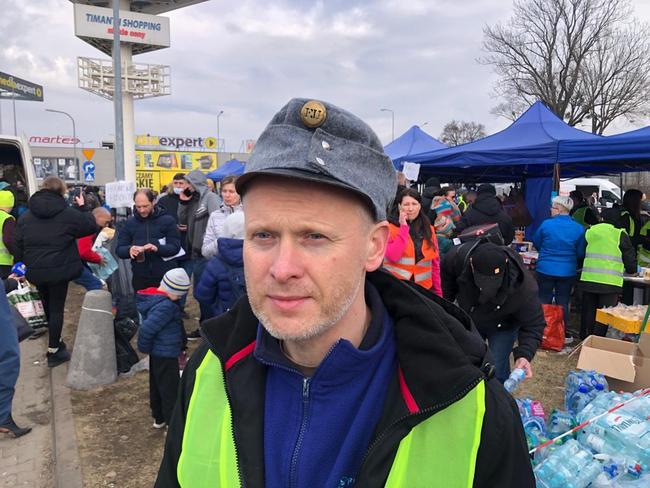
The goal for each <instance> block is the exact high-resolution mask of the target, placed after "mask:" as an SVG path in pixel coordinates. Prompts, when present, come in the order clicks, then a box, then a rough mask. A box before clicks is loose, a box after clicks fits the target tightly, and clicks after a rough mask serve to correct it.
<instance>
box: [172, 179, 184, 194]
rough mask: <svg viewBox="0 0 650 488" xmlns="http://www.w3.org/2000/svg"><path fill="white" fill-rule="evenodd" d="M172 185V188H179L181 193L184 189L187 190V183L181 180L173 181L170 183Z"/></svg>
mask: <svg viewBox="0 0 650 488" xmlns="http://www.w3.org/2000/svg"><path fill="white" fill-rule="evenodd" d="M172 185H174V188H180V189H181V191H183V190H184V189H185V188H187V181H185V180H183V179H181V180H174V181H172Z"/></svg>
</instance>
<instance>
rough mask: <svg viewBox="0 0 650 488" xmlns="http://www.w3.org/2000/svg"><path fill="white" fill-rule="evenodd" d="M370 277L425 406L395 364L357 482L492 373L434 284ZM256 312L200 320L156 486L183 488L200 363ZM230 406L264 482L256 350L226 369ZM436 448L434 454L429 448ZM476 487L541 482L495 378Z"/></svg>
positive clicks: (239, 343)
mask: <svg viewBox="0 0 650 488" xmlns="http://www.w3.org/2000/svg"><path fill="white" fill-rule="evenodd" d="M368 279H369V280H370V281H371V282H372V284H373V285H374V286H375V287H376V288H377V289H378V290H379V293H380V295H381V297H382V300H383V302H384V305H385V306H386V309H387V310H388V313H389V314H390V316H391V317H392V319H393V321H394V323H395V334H396V341H397V359H398V362H399V364H400V367H401V369H402V371H403V374H404V377H405V379H406V382H407V384H408V385H409V388H410V390H411V393H412V394H413V397H414V399H415V401H416V403H417V404H418V405H419V406H420V407H421V410H420V413H418V414H409V412H408V410H407V408H406V405H405V404H404V401H403V399H402V396H401V394H400V389H399V383H398V377H397V372H395V375H394V377H393V378H392V379H391V381H390V384H389V386H388V391H387V394H386V400H385V403H384V406H383V411H382V415H381V418H380V420H379V422H378V424H377V426H376V428H375V433H374V435H373V439H372V440H371V446H372V447H371V448H370V449H369V450H368V452H367V453H366V457H365V461H364V463H363V465H362V467H361V470H360V472H359V474H358V476H357V478H356V484H355V486H359V487H370V488H372V487H382V486H384V484H385V482H386V479H387V477H388V473H389V470H390V468H391V465H392V463H393V460H394V457H395V454H396V452H397V448H398V445H399V442H400V440H401V439H403V438H404V437H405V436H406V435H407V434H408V433H409V431H410V429H411V428H412V427H413V426H415V425H417V424H418V423H420V422H422V421H424V420H426V419H427V418H429V417H430V416H431V415H433V414H434V413H436V412H438V411H440V410H442V409H443V408H444V407H445V406H446V405H449V404H451V403H454V402H455V401H457V400H459V399H460V398H462V397H463V396H464V395H465V394H466V393H467V392H468V391H470V390H471V389H472V388H473V387H474V386H475V385H476V384H477V383H478V382H479V381H481V380H482V379H486V377H491V376H492V375H491V374H489V373H486V372H487V371H489V370H490V369H491V367H490V365H488V364H486V361H487V360H486V356H487V348H486V346H485V343H484V342H483V341H482V340H481V338H480V336H479V335H478V334H477V333H476V330H475V329H473V327H472V324H471V321H470V320H469V318H468V317H467V315H465V314H464V313H463V312H462V311H461V310H460V309H458V308H457V307H456V306H454V305H452V304H451V303H449V302H447V301H445V300H443V299H441V298H439V297H436V296H434V295H433V294H432V293H429V292H428V291H427V290H424V289H422V288H419V287H417V286H416V285H410V284H408V283H407V282H404V281H400V280H398V279H397V278H395V277H393V276H391V275H390V274H388V273H386V272H382V271H379V272H374V273H370V274H369V275H368ZM258 323H259V321H258V319H257V318H256V317H255V316H254V315H253V312H252V311H251V308H250V305H249V303H248V301H247V300H246V299H245V298H242V299H241V300H239V302H238V303H237V304H236V305H235V307H233V308H232V309H231V310H230V311H229V312H227V313H225V314H223V315H221V316H219V317H216V318H214V319H210V320H207V321H206V322H204V323H203V325H202V328H203V335H204V338H205V343H204V344H203V345H202V346H201V347H200V348H199V349H198V350H197V351H196V352H195V353H194V354H193V355H192V358H191V359H190V362H189V363H188V365H187V367H186V369H185V370H184V372H183V377H182V379H181V387H180V389H179V396H178V403H177V405H176V408H175V409H174V414H173V415H172V420H171V423H170V426H169V432H168V433H167V441H166V446H165V453H164V456H163V461H162V464H161V467H160V471H159V473H158V479H157V481H156V484H155V486H156V487H157V488H172V487H173V488H177V487H178V486H179V484H178V481H177V475H176V466H177V463H178V459H179V455H180V452H181V445H182V441H183V430H184V424H185V418H186V416H187V408H188V405H189V400H190V396H191V393H192V390H193V387H194V380H195V374H196V368H197V367H198V366H199V364H200V363H201V361H202V360H203V358H204V357H205V354H206V353H207V352H208V348H209V349H210V350H211V351H212V352H213V353H214V354H215V355H216V356H217V357H218V358H219V359H220V361H221V363H222V367H224V366H225V361H226V360H227V359H228V358H230V357H232V356H233V355H234V354H235V353H236V352H238V351H241V350H242V349H243V348H244V347H245V346H247V345H249V344H250V343H252V342H253V341H254V340H255V339H256V335H257V327H258ZM224 371H225V382H226V389H227V391H228V397H229V400H230V404H231V405H232V421H233V431H234V437H235V443H236V445H237V459H238V466H239V469H240V472H241V477H242V486H247V487H262V486H264V445H263V443H264V392H265V385H266V366H264V365H263V364H262V363H260V362H258V361H257V360H256V359H255V358H254V356H253V355H252V354H250V355H248V356H246V357H245V358H244V359H242V360H240V361H239V362H238V363H237V367H233V368H231V369H229V370H227V371H226V370H225V367H224ZM431 455H432V456H435V453H431ZM474 479H475V482H474V487H476V488H478V487H481V488H493V487H497V486H498V487H500V488H508V487H512V488H529V487H530V488H532V487H534V486H535V481H534V477H533V474H532V469H531V466H530V460H529V457H528V453H527V447H526V440H525V437H524V434H523V428H522V425H521V421H520V419H519V413H518V410H517V407H516V404H515V403H514V400H513V399H512V397H510V395H508V394H507V393H506V392H505V390H504V389H503V387H502V386H501V384H499V382H498V381H497V380H496V379H490V380H489V381H486V411H485V417H484V420H483V429H482V433H481V443H480V446H479V450H478V459H477V463H476V471H475V475H474Z"/></svg>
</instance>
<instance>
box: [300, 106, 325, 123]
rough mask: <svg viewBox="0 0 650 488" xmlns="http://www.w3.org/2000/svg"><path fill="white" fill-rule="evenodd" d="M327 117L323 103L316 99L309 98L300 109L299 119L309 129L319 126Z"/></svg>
mask: <svg viewBox="0 0 650 488" xmlns="http://www.w3.org/2000/svg"><path fill="white" fill-rule="evenodd" d="M326 118H327V109H326V108H325V105H323V104H322V103H321V102H318V101H316V100H309V101H308V102H307V103H305V104H304V105H303V106H302V108H301V109H300V120H302V123H303V124H305V125H306V126H307V127H309V128H310V129H315V128H316V127H320V126H321V125H323V122H325V119H326Z"/></svg>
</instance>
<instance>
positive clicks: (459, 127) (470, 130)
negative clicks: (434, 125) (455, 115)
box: [440, 120, 485, 146]
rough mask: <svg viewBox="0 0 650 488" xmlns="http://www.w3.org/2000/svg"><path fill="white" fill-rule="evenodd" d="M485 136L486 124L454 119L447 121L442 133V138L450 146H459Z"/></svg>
mask: <svg viewBox="0 0 650 488" xmlns="http://www.w3.org/2000/svg"><path fill="white" fill-rule="evenodd" d="M482 137H485V126H484V125H483V124H479V123H478V122H464V121H462V120H452V121H451V122H449V123H447V124H446V125H445V126H444V127H443V129H442V134H440V140H441V141H442V142H444V143H445V144H447V145H448V146H458V145H460V144H465V143H466V142H472V141H475V140H477V139H481V138H482Z"/></svg>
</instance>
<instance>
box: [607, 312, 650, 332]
mask: <svg viewBox="0 0 650 488" xmlns="http://www.w3.org/2000/svg"><path fill="white" fill-rule="evenodd" d="M596 322H598V323H600V324H604V325H609V326H610V327H614V328H615V329H618V330H620V331H621V332H625V333H627V334H638V333H639V332H640V331H641V324H642V323H643V320H629V319H625V318H623V317H620V316H618V315H614V314H612V313H610V312H608V311H606V310H601V309H598V310H596ZM644 332H645V333H646V334H648V333H650V327H646V330H645V331H644Z"/></svg>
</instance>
